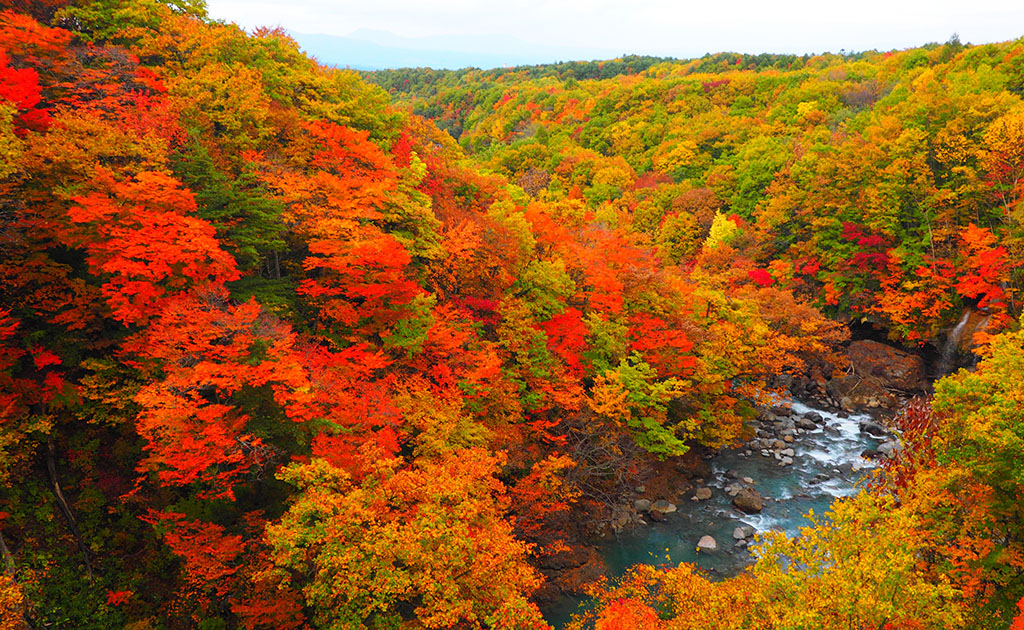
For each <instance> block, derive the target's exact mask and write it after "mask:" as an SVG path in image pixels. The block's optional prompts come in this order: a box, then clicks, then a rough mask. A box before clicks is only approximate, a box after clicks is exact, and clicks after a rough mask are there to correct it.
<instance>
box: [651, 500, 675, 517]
mask: <svg viewBox="0 0 1024 630" xmlns="http://www.w3.org/2000/svg"><path fill="white" fill-rule="evenodd" d="M651 509H652V510H657V511H659V512H661V513H662V514H671V513H672V512H675V511H676V506H675V505H674V504H672V503H669V502H668V501H666V500H665V499H658V500H657V501H655V502H654V503H652V504H651Z"/></svg>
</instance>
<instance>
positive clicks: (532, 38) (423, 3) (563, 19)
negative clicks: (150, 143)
mask: <svg viewBox="0 0 1024 630" xmlns="http://www.w3.org/2000/svg"><path fill="white" fill-rule="evenodd" d="M208 7H209V13H210V16H211V17H213V18H218V19H223V20H226V21H229V22H236V23H238V24H239V25H241V26H243V27H246V28H251V27H254V26H282V27H284V28H286V29H288V30H289V31H292V32H300V33H324V34H329V35H348V34H350V33H352V32H353V31H355V30H357V29H374V30H381V31H389V32H391V33H394V34H396V35H400V36H404V37H427V36H437V35H446V36H450V35H468V34H473V35H481V34H483V35H502V36H506V38H507V37H508V36H512V37H515V38H518V39H520V40H522V41H523V42H526V43H535V44H537V45H541V46H558V47H566V48H570V49H579V50H581V51H594V50H609V51H612V50H613V51H616V52H615V53H614V54H619V53H629V54H652V55H669V56H676V57H694V56H700V55H702V54H704V53H706V52H720V51H731V52H745V53H760V52H779V53H818V52H825V51H830V52H838V51H839V50H840V49H845V50H846V51H861V50H869V49H878V50H890V49H893V48H897V49H900V48H909V47H913V46H919V45H921V44H924V43H928V42H944V41H946V40H947V39H949V37H950V35H952V34H953V33H958V34H959V35H960V39H961V41H963V42H971V43H975V44H978V43H985V42H994V41H1005V40H1008V39H1016V38H1018V37H1021V36H1024V0H842V1H836V0H787V1H784V2H771V1H768V0H701V1H700V2H692V1H690V0H674V1H673V0H589V1H584V0H359V1H357V2H354V1H351V0H288V1H277V2H272V1H269V0H208ZM502 39H504V38H495V44H494V45H495V46H500V45H501V43H500V41H501V40H502ZM506 41H507V39H506ZM584 56H586V55H585V54H581V57H584Z"/></svg>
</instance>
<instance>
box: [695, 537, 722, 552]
mask: <svg viewBox="0 0 1024 630" xmlns="http://www.w3.org/2000/svg"><path fill="white" fill-rule="evenodd" d="M697 551H703V552H707V553H710V552H712V551H718V543H717V542H715V539H714V537H712V536H702V537H701V539H700V540H699V541H697Z"/></svg>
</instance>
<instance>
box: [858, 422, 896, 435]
mask: <svg viewBox="0 0 1024 630" xmlns="http://www.w3.org/2000/svg"><path fill="white" fill-rule="evenodd" d="M860 430H861V433H867V434H868V435H874V436H875V437H886V436H887V435H889V430H888V429H886V428H885V427H883V426H882V425H880V424H878V423H877V422H874V421H871V420H868V421H866V422H864V424H862V425H860Z"/></svg>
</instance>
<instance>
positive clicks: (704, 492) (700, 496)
mask: <svg viewBox="0 0 1024 630" xmlns="http://www.w3.org/2000/svg"><path fill="white" fill-rule="evenodd" d="M693 496H695V497H697V500H698V501H707V500H708V499H710V498H711V488H707V487H704V488H697V491H696V492H694V493H693Z"/></svg>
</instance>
